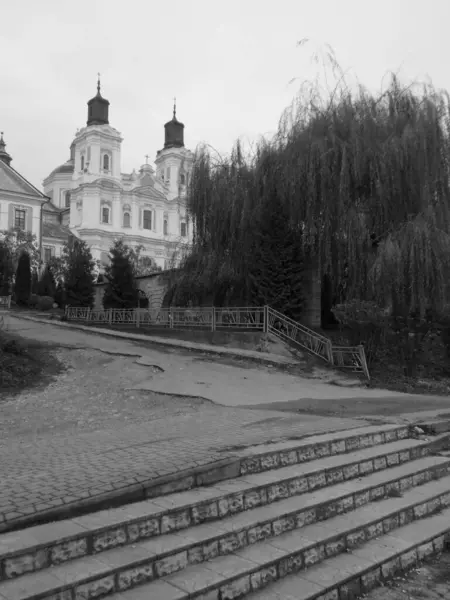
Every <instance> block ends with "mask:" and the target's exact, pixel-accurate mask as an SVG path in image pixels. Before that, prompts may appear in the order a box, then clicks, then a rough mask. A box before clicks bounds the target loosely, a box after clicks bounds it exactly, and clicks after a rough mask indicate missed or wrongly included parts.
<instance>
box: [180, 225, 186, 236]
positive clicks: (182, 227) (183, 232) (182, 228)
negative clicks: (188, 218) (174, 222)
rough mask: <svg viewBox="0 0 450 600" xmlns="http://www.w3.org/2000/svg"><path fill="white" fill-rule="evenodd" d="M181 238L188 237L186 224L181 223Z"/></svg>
mask: <svg viewBox="0 0 450 600" xmlns="http://www.w3.org/2000/svg"><path fill="white" fill-rule="evenodd" d="M181 237H186V223H181Z"/></svg>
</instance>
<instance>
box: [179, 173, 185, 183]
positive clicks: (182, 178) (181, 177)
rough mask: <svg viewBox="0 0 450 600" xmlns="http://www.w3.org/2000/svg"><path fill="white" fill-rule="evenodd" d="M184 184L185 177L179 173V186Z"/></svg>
mask: <svg viewBox="0 0 450 600" xmlns="http://www.w3.org/2000/svg"><path fill="white" fill-rule="evenodd" d="M185 182H186V177H185V175H184V173H181V175H180V183H181V185H184V184H185Z"/></svg>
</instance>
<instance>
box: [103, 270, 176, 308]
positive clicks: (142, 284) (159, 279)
mask: <svg viewBox="0 0 450 600" xmlns="http://www.w3.org/2000/svg"><path fill="white" fill-rule="evenodd" d="M171 274H172V271H160V272H159V273H152V274H151V275H142V276H140V277H136V283H137V284H138V287H139V289H141V290H142V291H143V292H144V294H145V295H146V296H147V298H148V300H149V304H148V306H149V308H151V309H155V310H159V309H160V308H161V306H162V302H163V300H164V296H165V295H166V292H167V290H168V288H169V281H170V276H171ZM105 286H106V283H96V284H95V300H94V308H103V304H102V302H103V293H104V291H105Z"/></svg>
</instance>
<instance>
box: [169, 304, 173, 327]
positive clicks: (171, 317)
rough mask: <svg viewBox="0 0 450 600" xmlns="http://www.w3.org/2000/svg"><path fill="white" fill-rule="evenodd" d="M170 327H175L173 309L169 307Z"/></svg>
mask: <svg viewBox="0 0 450 600" xmlns="http://www.w3.org/2000/svg"><path fill="white" fill-rule="evenodd" d="M169 329H173V315H172V311H171V309H170V308H169Z"/></svg>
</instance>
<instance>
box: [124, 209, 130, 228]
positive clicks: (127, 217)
mask: <svg viewBox="0 0 450 600" xmlns="http://www.w3.org/2000/svg"><path fill="white" fill-rule="evenodd" d="M123 226H124V227H131V217H130V213H128V212H126V213H123Z"/></svg>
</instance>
